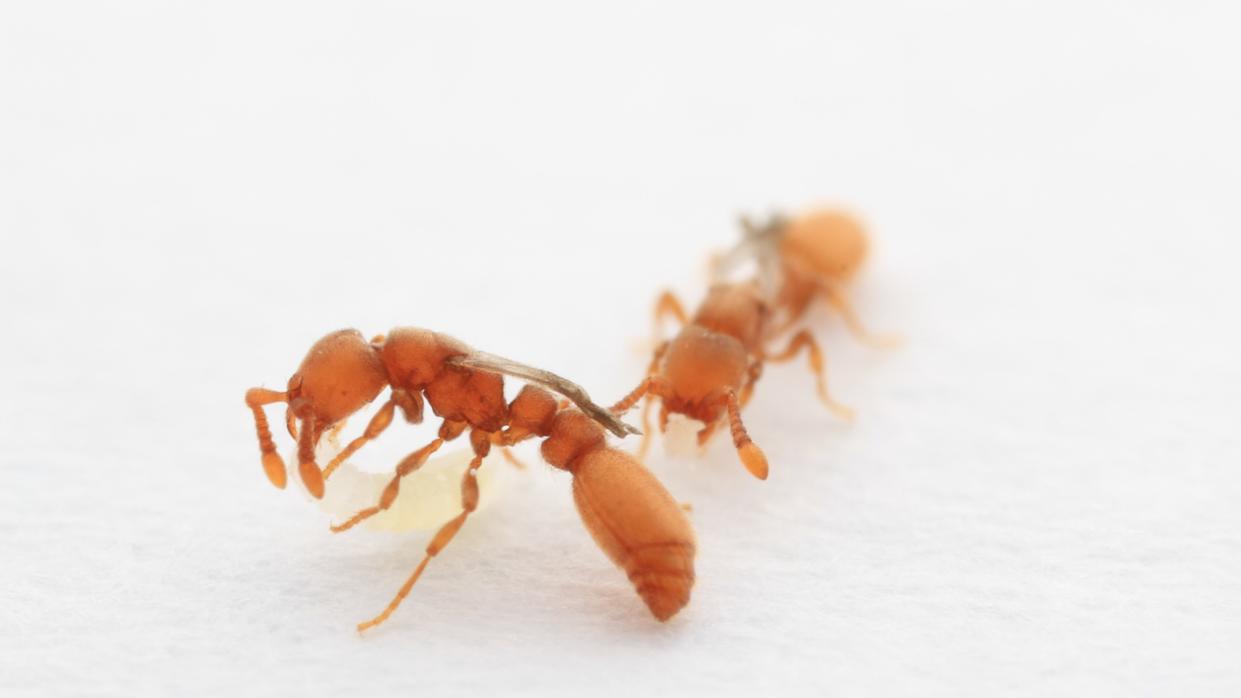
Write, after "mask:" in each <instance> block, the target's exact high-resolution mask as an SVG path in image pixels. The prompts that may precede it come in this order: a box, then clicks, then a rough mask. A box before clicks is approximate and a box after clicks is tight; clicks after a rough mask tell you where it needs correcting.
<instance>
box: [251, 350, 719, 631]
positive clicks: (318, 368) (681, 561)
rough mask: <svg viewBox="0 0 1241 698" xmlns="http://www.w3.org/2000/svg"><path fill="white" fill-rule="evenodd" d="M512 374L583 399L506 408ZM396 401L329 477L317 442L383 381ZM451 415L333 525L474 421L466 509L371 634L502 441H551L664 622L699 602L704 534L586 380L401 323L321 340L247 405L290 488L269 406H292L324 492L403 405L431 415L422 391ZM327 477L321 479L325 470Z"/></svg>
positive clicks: (271, 465)
mask: <svg viewBox="0 0 1241 698" xmlns="http://www.w3.org/2000/svg"><path fill="white" fill-rule="evenodd" d="M502 375H510V376H516V377H519V378H523V379H525V380H528V381H531V382H533V383H539V384H541V385H546V386H547V387H549V388H551V389H552V390H554V391H555V392H557V393H560V394H561V395H564V396H566V397H568V398H569V400H570V401H572V402H573V403H574V404H575V405H576V406H577V408H578V409H567V407H568V402H565V403H558V402H557V400H556V398H555V397H553V395H552V394H551V393H549V392H548V391H547V390H544V389H543V388H540V387H536V386H535V385H526V386H525V387H524V388H523V389H522V390H521V392H520V393H519V394H518V395H517V397H516V398H514V399H513V401H512V402H511V403H508V404H505V401H504V392H503V378H502ZM385 385H388V386H390V387H391V397H390V398H389V400H388V401H387V402H386V403H384V405H383V407H381V408H380V410H379V411H378V412H377V413H376V414H375V416H374V417H372V419H371V421H370V423H369V424H368V425H367V427H366V431H365V432H364V434H363V435H362V436H360V437H358V438H357V439H354V440H353V441H352V442H350V444H349V445H348V446H347V447H346V448H345V450H344V451H342V452H341V453H340V454H338V455H337V456H336V457H335V458H333V459H332V462H331V463H329V464H328V467H327V468H325V469H324V470H323V471H322V473H320V471H319V468H318V466H317V464H315V462H314V445H315V443H316V442H317V440H318V438H319V436H320V435H322V433H323V432H324V430H325V429H328V428H332V427H334V425H337V424H338V423H339V422H341V421H342V420H344V419H345V418H346V417H348V416H349V415H351V414H353V413H354V412H356V411H357V410H358V409H360V408H361V407H362V406H363V405H365V404H367V403H368V402H370V401H371V400H373V399H374V398H375V397H376V396H377V395H378V394H379V392H380V391H382V389H383V387H384V386H385ZM423 395H425V398H426V401H427V402H429V403H430V404H431V408H432V410H434V411H435V413H436V414H437V415H439V416H440V417H442V418H443V422H442V424H441V426H440V430H439V435H438V437H437V438H436V439H435V440H433V441H432V442H431V443H430V444H428V445H426V446H424V447H422V448H420V449H418V450H416V451H414V452H413V453H411V454H410V455H409V456H406V457H405V458H404V459H403V460H402V461H401V462H400V463H399V464H398V465H397V467H396V473H395V475H394V476H393V478H392V481H391V482H390V483H389V484H388V486H387V487H386V488H385V489H384V492H383V494H382V495H381V496H380V501H379V503H378V504H377V505H376V506H373V507H370V508H368V509H364V510H362V511H360V512H358V513H357V514H356V515H354V516H353V517H352V518H350V519H349V520H348V521H346V522H345V523H343V524H340V525H337V526H333V527H332V530H333V532H337V533H339V532H342V531H345V530H348V529H349V528H352V527H353V526H355V525H357V524H358V523H360V522H362V521H364V520H365V519H367V518H369V517H370V516H373V515H375V514H377V513H379V512H380V511H383V510H384V509H386V508H387V507H389V506H391V504H392V502H393V501H394V500H395V499H396V496H397V494H398V492H399V486H400V480H401V478H402V477H404V476H406V475H408V474H409V473H411V472H413V471H414V470H416V469H417V468H418V467H420V466H421V465H422V464H423V463H424V462H425V461H426V459H427V458H428V457H429V456H430V455H431V453H433V452H434V451H435V450H437V449H438V448H439V447H440V445H441V444H443V442H445V441H448V440H451V439H453V438H456V437H457V436H460V435H461V433H463V432H464V430H465V429H466V428H467V427H469V428H470V436H469V439H470V446H471V447H472V449H473V451H474V457H473V459H472V460H471V461H470V465H469V467H468V468H467V469H466V471H465V473H464V474H463V476H462V482H461V509H462V510H461V513H460V514H458V515H457V516H455V517H454V518H452V519H450V520H449V521H448V522H447V523H445V524H444V525H443V526H441V527H440V529H439V530H438V531H437V532H436V533H435V535H434V536H433V537H432V539H431V542H430V543H429V544H428V545H427V547H426V551H425V555H424V557H423V559H422V561H421V562H420V563H419V564H418V567H417V568H416V569H415V570H414V572H413V574H412V575H411V576H410V578H409V579H408V580H407V581H406V582H405V584H404V585H403V586H402V587H401V588H400V590H399V591H398V592H397V594H396V596H395V597H394V598H393V600H392V602H391V603H390V604H389V605H388V607H387V608H385V609H384V611H383V612H382V613H380V614H379V615H378V616H376V617H375V618H373V619H371V620H369V621H366V622H364V623H361V624H359V625H358V630H359V631H364V630H367V629H369V628H372V627H374V626H376V625H379V624H380V623H383V622H384V621H385V620H387V619H388V617H389V616H391V615H392V613H393V611H395V610H396V608H397V606H399V605H400V603H401V602H402V601H403V600H404V599H405V597H406V596H407V595H408V594H409V592H410V590H411V589H412V588H413V586H414V584H415V583H416V582H417V581H418V578H419V577H420V576H421V575H422V572H423V570H425V569H426V567H427V564H428V563H429V562H430V560H431V558H432V557H434V556H436V555H437V554H439V552H440V551H442V550H443V549H444V547H446V546H447V545H448V543H449V542H451V541H452V539H453V537H454V536H455V535H456V533H457V531H459V530H460V529H461V527H462V526H463V525H464V524H465V521H466V519H467V518H468V517H469V515H470V514H471V513H472V512H473V511H474V510H475V508H476V507H477V506H478V500H479V490H478V480H477V472H478V468H479V467H480V466H481V465H482V461H483V459H484V458H485V457H486V456H487V454H488V453H489V452H490V449H491V446H492V444H493V443H494V444H498V445H500V446H501V447H508V446H511V445H513V444H516V443H518V442H520V441H522V440H524V439H527V438H535V437H541V438H544V439H545V440H544V442H543V445H542V453H543V457H544V459H545V460H546V461H547V462H548V463H550V464H551V465H552V466H554V467H556V468H559V469H561V470H566V471H568V472H569V473H571V474H572V475H573V476H574V478H573V496H574V500H575V502H576V504H577V508H578V512H579V514H580V516H581V518H582V522H583V524H584V525H585V526H586V528H587V530H588V531H589V532H590V533H591V536H592V537H593V538H594V539H595V542H596V543H597V544H598V545H599V547H600V548H602V549H603V551H604V552H605V553H606V554H607V555H608V557H609V558H610V559H611V560H612V561H613V562H614V563H615V564H617V565H618V566H620V567H622V568H623V569H624V570H625V571H626V572H627V573H628V575H629V578H630V580H631V582H632V583H633V584H634V586H635V588H636V589H637V592H638V594H639V595H640V596H641V597H642V599H643V600H644V601H645V602H646V604H647V607H648V608H649V609H650V611H651V613H652V614H653V615H654V616H655V617H656V618H658V619H659V620H661V621H663V620H667V619H668V618H671V617H672V616H673V615H674V614H675V613H676V612H677V611H678V610H680V609H681V608H682V607H684V606H685V604H686V603H688V602H689V594H690V590H691V588H692V587H693V582H694V567H693V560H694V553H695V543H694V535H693V530H692V528H691V527H690V524H689V521H688V519H687V518H686V517H685V514H684V513H683V512H682V511H681V509H680V508H679V506H678V505H677V503H676V501H675V500H674V499H673V498H672V496H671V495H670V494H668V491H667V490H666V489H664V487H663V485H661V484H660V483H659V481H658V480H657V479H656V478H655V477H654V476H653V475H652V474H651V473H650V472H649V471H648V470H646V469H645V468H644V467H643V466H642V464H641V463H640V462H639V461H638V460H637V459H636V458H634V457H633V456H631V455H629V454H628V453H625V452H624V451H621V450H619V449H615V448H611V447H608V446H607V445H606V443H605V435H604V431H603V428H605V427H606V428H607V429H608V430H609V431H611V432H612V433H614V434H617V435H618V436H624V435H625V434H627V433H636V430H634V429H633V428H632V427H630V426H629V425H627V424H624V423H623V422H621V421H620V419H619V418H618V417H616V416H615V415H613V414H611V413H610V412H608V411H606V410H604V409H603V408H601V407H599V406H598V405H596V404H594V403H593V402H591V401H590V399H589V396H587V395H586V393H585V391H583V390H582V389H581V388H580V387H579V386H577V385H576V384H574V383H571V382H570V381H568V380H565V379H564V378H561V377H559V376H556V375H555V374H552V373H550V372H547V371H543V370H540V369H536V368H532V367H530V366H526V365H524V364H519V363H517V362H514V361H510V360H508V359H504V358H502V357H498V356H494V355H492V354H487V353H484V352H479V351H476V350H473V349H471V348H469V347H468V346H466V345H465V344H463V343H461V342H459V341H457V340H455V339H452V338H451V337H447V336H445V335H441V334H437V333H434V332H430V331H428V330H419V329H411V328H400V329H396V330H393V331H392V332H391V333H389V335H388V337H387V338H386V339H385V338H384V337H382V336H380V337H376V338H375V339H374V340H372V341H371V342H369V343H368V342H366V341H365V340H364V339H363V337H362V335H361V334H360V333H359V332H357V331H356V330H342V331H339V332H334V333H332V334H329V335H327V336H326V337H324V338H323V339H321V340H319V341H318V342H316V343H315V345H314V346H312V347H311V350H310V352H309V353H308V354H307V356H306V358H305V360H303V362H302V365H301V367H300V368H299V369H298V372H297V373H295V374H293V377H292V378H290V379H289V388H288V390H287V391H286V392H284V393H280V392H276V391H270V390H264V389H261V388H252V389H251V390H249V391H247V393H246V403H247V405H248V406H249V407H250V408H251V410H252V411H253V412H254V416H255V425H256V429H257V431H258V437H259V447H260V451H261V452H262V461H263V467H264V470H265V471H266V472H267V475H268V477H269V479H271V480H272V483H273V484H275V485H276V486H277V487H283V486H284V484H285V478H284V475H285V471H284V463H283V461H282V460H281V459H280V456H279V455H278V454H277V453H276V451H275V446H274V444H273V443H272V438H271V433H270V431H269V429H268V426H267V421H266V417H265V416H264V414H263V411H262V406H263V405H266V404H271V403H274V402H287V403H288V404H289V409H288V412H287V413H286V421H287V422H288V424H289V426H290V432H291V433H292V432H294V423H295V420H296V419H300V420H301V428H300V431H298V434H299V436H298V459H299V473H300V474H301V476H302V480H303V482H304V483H306V485H307V489H310V490H311V493H312V494H315V493H316V492H317V494H316V495H315V496H317V497H321V496H322V494H323V479H325V478H327V477H329V476H330V475H331V471H332V469H333V468H334V467H335V466H337V465H339V464H340V463H341V462H343V461H344V460H345V459H346V458H347V457H348V456H349V455H351V454H353V453H354V452H356V451H357V450H358V449H359V448H361V447H362V446H363V445H365V444H366V443H367V442H368V441H370V440H372V439H374V438H375V437H377V436H378V435H379V434H380V433H381V432H383V430H384V429H386V428H387V426H388V425H389V424H390V423H391V422H392V419H393V416H394V412H395V409H396V408H397V407H400V408H401V410H402V412H403V413H404V414H405V417H406V419H407V420H408V421H411V422H415V423H416V422H419V421H421V419H422V409H423V402H422V396H423ZM316 476H319V477H316Z"/></svg>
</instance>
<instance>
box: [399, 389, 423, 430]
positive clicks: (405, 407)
mask: <svg viewBox="0 0 1241 698" xmlns="http://www.w3.org/2000/svg"><path fill="white" fill-rule="evenodd" d="M392 400H393V401H394V402H396V406H397V407H400V408H401V414H403V415H405V421H407V422H409V423H410V424H422V393H419V392H414V391H409V390H393V391H392Z"/></svg>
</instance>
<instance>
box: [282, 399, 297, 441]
mask: <svg viewBox="0 0 1241 698" xmlns="http://www.w3.org/2000/svg"><path fill="white" fill-rule="evenodd" d="M284 428H285V429H288V430H289V436H292V437H293V440H294V441H297V415H295V414H293V406H292V405H289V406H288V407H286V408H285V409H284Z"/></svg>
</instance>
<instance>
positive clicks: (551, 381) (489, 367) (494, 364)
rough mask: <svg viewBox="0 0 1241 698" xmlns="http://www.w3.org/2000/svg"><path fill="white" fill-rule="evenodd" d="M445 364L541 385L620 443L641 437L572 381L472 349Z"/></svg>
mask: <svg viewBox="0 0 1241 698" xmlns="http://www.w3.org/2000/svg"><path fill="white" fill-rule="evenodd" d="M448 363H451V364H455V365H457V366H464V367H465V368H476V369H480V370H483V371H491V372H492V373H502V374H504V375H506V376H512V377H514V378H520V379H522V380H524V381H529V382H531V383H534V384H536V385H540V386H542V387H544V388H547V389H548V390H551V391H553V392H556V393H560V394H561V395H563V396H565V397H567V398H569V400H570V401H571V402H572V403H573V404H574V405H577V408H578V409H579V410H581V411H582V412H584V413H586V414H587V415H589V416H590V417H591V418H592V419H594V420H595V421H596V422H598V423H599V424H600V425H602V426H603V428H605V429H607V430H608V431H610V432H612V433H613V434H616V435H617V436H619V437H621V438H622V439H623V438H625V436H627V435H628V434H641V433H642V432H640V431H638V430H637V429H635V428H634V427H632V426H630V425H628V424H626V423H624V422H622V421H621V420H620V418H619V417H617V416H616V415H614V414H612V413H611V412H609V411H608V410H606V409H604V408H602V407H600V406H599V405H596V404H595V403H594V402H592V401H591V399H590V395H588V394H587V393H586V391H585V390H584V389H583V388H582V386H580V385H578V384H577V383H574V382H573V381H571V380H569V379H567V378H563V377H561V376H558V375H556V374H554V373H552V372H551V371H544V370H543V369H541V368H535V367H533V366H528V365H526V364H523V363H519V362H517V361H513V360H512V359H506V358H504V357H503V356H496V355H495V354H488V353H487V352H485V351H478V350H475V349H471V350H470V353H469V354H465V355H463V356H454V357H453V358H451V359H449V360H448Z"/></svg>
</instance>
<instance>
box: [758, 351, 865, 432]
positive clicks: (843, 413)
mask: <svg viewBox="0 0 1241 698" xmlns="http://www.w3.org/2000/svg"><path fill="white" fill-rule="evenodd" d="M803 346H804V347H806V349H807V351H808V352H809V353H810V370H812V371H814V378H815V384H816V387H817V389H818V393H819V399H820V400H822V401H823V404H824V405H827V408H828V409H829V410H831V411H832V412H834V413H835V414H836V416H837V417H840V418H841V419H843V420H845V421H853V417H854V412H853V409H852V408H850V407H846V406H845V405H842V404H840V403H839V402H836V401H835V400H833V399H832V396H831V395H830V394H829V393H828V392H827V368H826V366H825V365H824V361H823V352H822V351H821V350H820V349H819V343H818V342H816V341H814V337H813V336H812V335H811V334H810V331H809V330H804V329H803V330H801V331H800V332H798V333H797V334H795V335H793V338H792V339H790V340H789V344H788V346H787V347H785V348H784V351H782V352H780V353H779V354H776V355H774V356H768V357H767V360H768V361H775V362H781V361H788V360H790V359H792V358H793V357H795V356H796V355H797V352H798V351H799V350H801V348H802V347H803Z"/></svg>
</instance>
